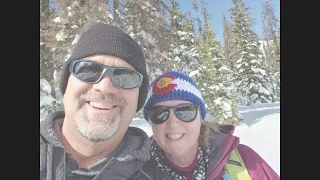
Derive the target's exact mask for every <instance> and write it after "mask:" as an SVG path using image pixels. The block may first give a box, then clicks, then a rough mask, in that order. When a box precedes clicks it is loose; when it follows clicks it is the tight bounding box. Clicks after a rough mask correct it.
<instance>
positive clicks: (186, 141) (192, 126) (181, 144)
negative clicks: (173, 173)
mask: <svg viewBox="0 0 320 180" xmlns="http://www.w3.org/2000/svg"><path fill="white" fill-rule="evenodd" d="M183 103H191V102H189V101H183V100H170V101H163V102H159V103H156V104H154V105H163V106H176V105H179V104H183ZM154 105H153V106H154ZM197 111H198V113H197V116H196V118H195V120H193V121H191V122H183V121H181V120H179V119H178V118H177V117H176V116H175V114H174V109H173V108H171V109H170V116H169V118H168V120H166V121H165V122H163V123H162V124H154V123H152V121H150V122H151V127H152V131H153V137H154V139H155V141H156V142H157V144H158V145H159V146H160V147H161V148H162V149H163V150H164V151H165V152H166V153H168V154H170V156H173V157H181V156H186V155H189V154H190V155H192V156H194V154H192V153H194V152H195V151H197V149H198V138H199V135H200V126H201V116H200V112H199V109H197Z"/></svg>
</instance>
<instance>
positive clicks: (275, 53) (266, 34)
mask: <svg viewBox="0 0 320 180" xmlns="http://www.w3.org/2000/svg"><path fill="white" fill-rule="evenodd" d="M274 12H275V8H274V5H273V4H271V1H270V0H265V1H264V2H263V4H262V28H263V41H262V42H263V43H262V47H263V50H264V52H265V60H266V62H267V65H268V69H269V71H270V73H271V74H270V81H271V82H272V87H273V94H275V99H274V101H279V100H280V34H278V33H279V32H280V31H279V20H278V19H277V18H276V16H275V13H274Z"/></svg>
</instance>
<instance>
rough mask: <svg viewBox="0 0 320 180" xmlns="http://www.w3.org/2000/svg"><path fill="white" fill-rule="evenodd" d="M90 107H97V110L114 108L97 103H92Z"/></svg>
mask: <svg viewBox="0 0 320 180" xmlns="http://www.w3.org/2000/svg"><path fill="white" fill-rule="evenodd" d="M89 105H90V106H92V107H95V108H100V109H111V108H113V106H108V105H105V104H100V103H96V102H90V103H89Z"/></svg>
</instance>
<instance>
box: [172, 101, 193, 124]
mask: <svg viewBox="0 0 320 180" xmlns="http://www.w3.org/2000/svg"><path fill="white" fill-rule="evenodd" d="M175 114H176V116H177V118H178V119H180V120H181V121H183V122H191V121H193V120H194V119H195V118H196V117H197V107H196V106H195V105H194V104H182V105H179V106H177V107H176V109H175Z"/></svg>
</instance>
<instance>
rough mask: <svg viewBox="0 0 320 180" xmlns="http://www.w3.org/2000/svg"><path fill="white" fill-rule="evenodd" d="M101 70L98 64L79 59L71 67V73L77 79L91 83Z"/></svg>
mask: <svg viewBox="0 0 320 180" xmlns="http://www.w3.org/2000/svg"><path fill="white" fill-rule="evenodd" d="M102 72H103V68H102V67H101V66H100V65H99V64H95V63H92V62H89V61H86V62H84V61H79V62H76V63H75V64H74V66H73V69H72V74H73V75H75V76H76V77H77V78H78V79H80V80H82V81H84V82H88V83H93V82H96V81H97V80H98V79H99V78H100V76H101V73H102Z"/></svg>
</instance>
